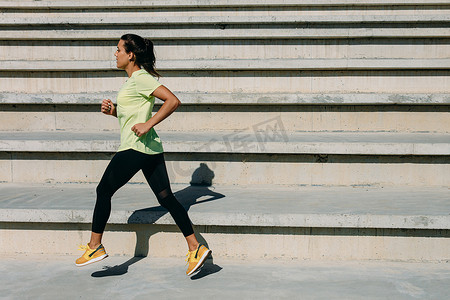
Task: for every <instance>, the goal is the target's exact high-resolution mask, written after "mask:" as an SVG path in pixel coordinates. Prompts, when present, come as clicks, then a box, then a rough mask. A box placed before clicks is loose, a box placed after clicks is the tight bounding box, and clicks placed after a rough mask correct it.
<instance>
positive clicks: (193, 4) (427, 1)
mask: <svg viewBox="0 0 450 300" xmlns="http://www.w3.org/2000/svg"><path fill="white" fill-rule="evenodd" d="M448 4H450V2H449V1H448V0H421V1H419V0H408V1H392V0H360V1H358V3H357V5H356V4H355V2H354V1H351V0H304V1H301V2H299V1H296V0H270V1H261V0H244V1H239V0H210V1H208V3H204V2H199V1H195V0H184V1H181V0H168V1H164V2H161V1H157V0H156V1H155V0H147V1H137V0H131V1H130V0H115V1H105V0H91V1H89V0H79V1H77V3H74V2H72V1H64V0H56V1H55V0H53V1H48V0H43V1H35V0H22V1H21V2H20V4H18V3H17V2H14V1H8V0H2V1H0V8H14V9H30V8H31V9H64V8H66V9H79V8H80V7H83V8H89V9H91V8H107V9H111V8H139V9H142V8H209V7H214V8H221V7H223V8H228V7H305V6H310V7H325V8H328V7H330V6H338V7H342V6H345V7H350V8H351V7H354V6H368V7H377V6H381V7H383V6H394V7H402V6H419V7H421V6H429V5H436V6H439V5H448Z"/></svg>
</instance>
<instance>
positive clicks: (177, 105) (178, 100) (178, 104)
mask: <svg viewBox="0 0 450 300" xmlns="http://www.w3.org/2000/svg"><path fill="white" fill-rule="evenodd" d="M180 105H181V101H180V99H178V98H176V97H175V109H177V108H178V107H179V106H180Z"/></svg>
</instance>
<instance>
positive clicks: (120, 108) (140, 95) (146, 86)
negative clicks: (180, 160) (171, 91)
mask: <svg viewBox="0 0 450 300" xmlns="http://www.w3.org/2000/svg"><path fill="white" fill-rule="evenodd" d="M159 86H161V84H160V83H159V82H158V81H157V80H156V79H155V78H153V77H152V76H151V75H150V74H149V73H148V72H147V71H145V70H144V69H141V70H138V71H135V72H133V74H132V75H131V77H130V78H128V80H127V81H126V82H125V83H124V84H123V85H122V87H121V89H120V91H119V94H118V95H117V118H118V119H119V124H120V147H119V149H118V150H117V151H123V150H127V149H134V150H137V151H139V152H143V153H147V154H158V153H162V152H163V147H162V143H161V140H160V138H159V136H158V135H157V134H156V131H155V129H154V128H152V129H151V130H150V131H149V132H148V133H146V134H144V135H143V136H141V137H138V136H137V135H136V134H135V133H134V132H133V131H131V127H133V126H134V125H135V124H137V123H145V122H147V121H148V120H149V119H150V118H151V117H152V110H153V105H154V104H155V97H154V96H152V95H151V93H153V91H154V90H155V89H156V88H157V87H159Z"/></svg>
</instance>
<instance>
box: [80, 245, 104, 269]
mask: <svg viewBox="0 0 450 300" xmlns="http://www.w3.org/2000/svg"><path fill="white" fill-rule="evenodd" d="M79 250H86V252H84V254H83V255H82V256H81V257H80V258H79V259H77V260H76V261H75V264H76V265H77V267H82V266H85V265H88V264H92V263H94V262H97V261H100V260H102V259H104V258H106V257H108V254H106V250H105V247H103V245H102V244H100V246H98V247H97V248H96V249H91V248H90V247H89V244H87V245H86V246H84V245H81V246H80V247H79Z"/></svg>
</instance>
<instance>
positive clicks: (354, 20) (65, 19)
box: [0, 11, 450, 27]
mask: <svg viewBox="0 0 450 300" xmlns="http://www.w3.org/2000/svg"><path fill="white" fill-rule="evenodd" d="M130 16H132V18H129V17H130ZM0 18H1V19H2V23H1V25H0V26H2V27H6V26H11V25H13V26H23V25H25V26H39V25H42V26H44V25H64V26H66V25H83V26H86V25H96V26H103V25H122V24H123V22H124V18H129V19H127V21H126V22H127V24H132V25H141V26H142V25H144V26H152V25H164V26H171V25H187V26H192V25H213V26H217V25H222V26H227V25H230V24H231V25H233V24H239V25H249V24H252V25H269V24H270V25H276V24H282V25H284V26H289V25H296V26H297V25H302V24H307V25H309V26H311V25H314V24H328V25H329V24H345V25H348V24H358V25H360V26H361V27H364V26H366V25H367V24H369V23H375V24H377V25H380V24H382V23H386V24H389V25H391V24H396V23H416V22H419V23H427V24H434V23H436V24H441V25H442V23H446V22H448V21H450V16H449V15H448V14H433V15H430V14H415V15H411V14H408V15H401V14H397V15H389V14H383V15H347V14H346V13H345V12H344V13H342V15H328V14H324V15H298V16H292V15H283V16H276V15H273V16H248V15H247V16H233V15H228V16H202V17H201V18H200V17H195V16H192V15H191V16H173V17H158V16H155V15H154V14H149V13H146V12H132V13H127V12H125V13H119V12H108V11H106V12H82V13H77V12H72V13H71V14H70V15H67V13H65V12H62V13H60V12H51V13H49V12H47V11H46V12H44V13H40V12H39V11H34V12H33V13H17V12H7V13H0Z"/></svg>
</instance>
